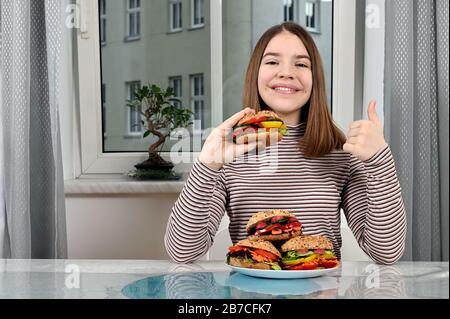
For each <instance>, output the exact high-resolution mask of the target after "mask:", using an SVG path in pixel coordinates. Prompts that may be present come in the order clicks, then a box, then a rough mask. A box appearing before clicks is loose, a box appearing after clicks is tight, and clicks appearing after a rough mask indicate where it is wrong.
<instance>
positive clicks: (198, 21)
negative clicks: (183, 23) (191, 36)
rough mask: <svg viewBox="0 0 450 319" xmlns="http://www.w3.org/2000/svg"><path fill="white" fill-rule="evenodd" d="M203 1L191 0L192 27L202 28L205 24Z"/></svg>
mask: <svg viewBox="0 0 450 319" xmlns="http://www.w3.org/2000/svg"><path fill="white" fill-rule="evenodd" d="M203 6H204V3H203V0H191V8H192V10H191V12H192V27H193V28H196V27H202V26H203V25H204V24H205V17H204V10H203Z"/></svg>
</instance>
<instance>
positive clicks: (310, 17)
mask: <svg viewBox="0 0 450 319" xmlns="http://www.w3.org/2000/svg"><path fill="white" fill-rule="evenodd" d="M305 18H306V23H305V25H306V28H307V30H308V31H311V32H316V33H318V32H320V27H319V26H320V20H319V19H320V1H316V0H307V1H306V2H305Z"/></svg>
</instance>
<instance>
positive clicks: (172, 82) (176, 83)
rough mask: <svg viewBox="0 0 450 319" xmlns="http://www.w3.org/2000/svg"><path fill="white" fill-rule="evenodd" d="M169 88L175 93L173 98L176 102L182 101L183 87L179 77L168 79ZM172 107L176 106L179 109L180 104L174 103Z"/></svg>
mask: <svg viewBox="0 0 450 319" xmlns="http://www.w3.org/2000/svg"><path fill="white" fill-rule="evenodd" d="M169 86H170V87H171V88H172V89H173V91H174V92H175V96H174V98H176V99H178V100H182V99H183V86H182V80H181V76H173V77H170V78H169ZM173 105H174V106H176V107H180V106H181V103H180V102H174V103H173Z"/></svg>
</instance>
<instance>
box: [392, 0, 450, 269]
mask: <svg viewBox="0 0 450 319" xmlns="http://www.w3.org/2000/svg"><path fill="white" fill-rule="evenodd" d="M448 7H449V3H448V1H447V0H417V1H412V0H389V1H386V56H385V64H386V67H385V70H386V71H385V72H386V73H385V123H386V124H387V125H385V128H386V136H387V137H388V139H389V140H390V145H391V148H392V152H393V154H394V157H395V159H396V166H397V172H398V174H399V179H400V184H401V186H402V192H403V198H404V201H405V207H406V211H407V214H408V234H407V248H406V251H405V254H404V257H403V259H404V260H435V261H439V260H446V261H448V254H449V219H448V216H449V205H448V200H449V187H448V180H449V171H448V163H449V158H448V155H449V140H448V134H449V128H448V123H449V96H448V94H449V93H448V90H449V87H448V77H449V73H448V71H449V70H448V61H449V56H448V52H449V51H448V50H449V48H448V35H449V34H448V25H449V21H448V20H449V17H448V14H449V11H448Z"/></svg>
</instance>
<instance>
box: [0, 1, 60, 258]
mask: <svg viewBox="0 0 450 319" xmlns="http://www.w3.org/2000/svg"><path fill="white" fill-rule="evenodd" d="M65 9H66V1H61V0H0V76H1V79H0V106H1V108H0V112H1V114H0V118H1V125H0V128H1V133H0V137H2V143H0V147H1V148H0V158H3V163H1V164H2V165H1V167H0V176H1V180H0V182H1V183H0V184H1V187H0V189H1V190H2V194H1V196H0V205H1V206H0V253H1V254H0V258H1V257H4V258H8V257H11V258H44V259H45V258H65V257H66V256H67V243H66V220H65V202H64V184H63V170H62V154H61V142H60V127H59V113H58V112H59V108H60V106H61V105H60V103H59V98H58V97H59V72H60V69H61V68H62V67H63V66H62V65H61V63H60V56H61V48H62V44H63V35H64V34H66V33H67V29H66V27H65V17H64V13H65ZM2 201H4V202H3V203H2Z"/></svg>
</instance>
